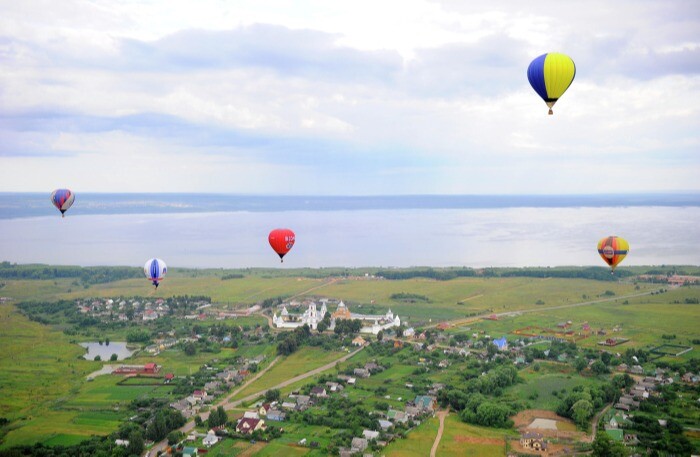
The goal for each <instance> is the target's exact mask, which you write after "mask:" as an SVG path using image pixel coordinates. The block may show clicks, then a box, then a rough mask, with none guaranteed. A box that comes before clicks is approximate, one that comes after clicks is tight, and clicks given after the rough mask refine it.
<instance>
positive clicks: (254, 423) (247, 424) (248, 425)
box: [236, 417, 265, 435]
mask: <svg viewBox="0 0 700 457" xmlns="http://www.w3.org/2000/svg"><path fill="white" fill-rule="evenodd" d="M264 426H265V421H263V420H262V419H253V418H245V417H244V418H242V419H239V420H238V423H237V424H236V431H237V432H238V433H243V434H244V435H250V434H251V433H253V432H254V431H256V430H261V429H263V428H264Z"/></svg>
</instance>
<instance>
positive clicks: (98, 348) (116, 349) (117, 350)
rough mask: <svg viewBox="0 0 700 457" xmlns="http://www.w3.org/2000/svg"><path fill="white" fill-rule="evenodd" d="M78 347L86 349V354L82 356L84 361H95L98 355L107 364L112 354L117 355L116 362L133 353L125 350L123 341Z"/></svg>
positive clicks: (86, 344)
mask: <svg viewBox="0 0 700 457" xmlns="http://www.w3.org/2000/svg"><path fill="white" fill-rule="evenodd" d="M80 345H81V346H82V347H84V348H86V349H87V353H86V354H85V355H84V356H83V358H84V359H86V360H95V357H96V356H98V355H99V356H100V358H101V359H102V361H107V362H108V361H109V359H110V357H112V354H117V360H124V359H127V358H129V357H131V355H132V354H133V353H134V352H135V351H131V350H129V349H127V347H126V342H123V341H110V342H109V344H105V343H102V344H100V343H98V342H91V343H80Z"/></svg>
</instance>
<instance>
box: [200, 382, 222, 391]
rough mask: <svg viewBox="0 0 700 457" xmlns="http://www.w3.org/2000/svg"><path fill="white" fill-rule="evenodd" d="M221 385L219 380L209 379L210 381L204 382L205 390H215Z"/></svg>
mask: <svg viewBox="0 0 700 457" xmlns="http://www.w3.org/2000/svg"><path fill="white" fill-rule="evenodd" d="M219 387H221V383H220V382H219V381H209V382H208V383H206V384H204V391H207V390H210V391H214V390H217V389H218V388H219Z"/></svg>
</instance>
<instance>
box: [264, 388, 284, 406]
mask: <svg viewBox="0 0 700 457" xmlns="http://www.w3.org/2000/svg"><path fill="white" fill-rule="evenodd" d="M279 399H280V390H279V389H270V390H268V391H267V392H265V402H267V403H272V402H273V401H278V400H279Z"/></svg>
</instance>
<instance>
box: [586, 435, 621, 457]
mask: <svg viewBox="0 0 700 457" xmlns="http://www.w3.org/2000/svg"><path fill="white" fill-rule="evenodd" d="M591 455H593V457H626V456H627V455H629V454H628V452H627V449H626V448H625V446H624V445H623V444H622V443H614V442H613V441H612V440H611V439H610V436H608V434H607V433H606V432H605V431H599V432H598V433H597V434H596V436H595V441H593V454H591Z"/></svg>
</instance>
